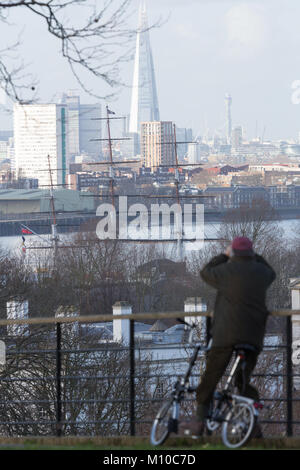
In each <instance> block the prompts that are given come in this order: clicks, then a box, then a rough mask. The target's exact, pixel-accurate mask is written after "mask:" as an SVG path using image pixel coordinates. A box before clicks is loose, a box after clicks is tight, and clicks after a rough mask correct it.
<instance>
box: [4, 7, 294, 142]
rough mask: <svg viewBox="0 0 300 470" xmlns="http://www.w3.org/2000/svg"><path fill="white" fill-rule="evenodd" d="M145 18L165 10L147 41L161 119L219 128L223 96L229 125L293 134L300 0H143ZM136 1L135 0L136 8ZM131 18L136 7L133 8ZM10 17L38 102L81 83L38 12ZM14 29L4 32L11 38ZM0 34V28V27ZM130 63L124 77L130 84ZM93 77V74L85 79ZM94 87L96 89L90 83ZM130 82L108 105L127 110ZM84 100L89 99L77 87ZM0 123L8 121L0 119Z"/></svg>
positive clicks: (277, 135) (252, 133) (153, 17)
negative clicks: (229, 113) (35, 84)
mask: <svg viewBox="0 0 300 470" xmlns="http://www.w3.org/2000/svg"><path fill="white" fill-rule="evenodd" d="M147 3H148V13H149V20H150V22H151V21H156V20H157V19H158V18H159V17H160V16H162V17H163V18H168V16H169V14H170V17H169V19H168V21H167V22H166V24H164V25H163V26H162V27H161V28H158V29H154V30H152V31H151V44H152V52H153V57H154V64H155V70H156V81H157V88H158V97H159V104H160V112H161V119H163V120H173V121H174V122H176V124H177V125H178V126H180V127H192V128H193V129H194V132H195V133H200V134H203V132H204V130H205V129H207V128H208V129H210V130H211V131H212V132H213V131H214V130H215V129H217V130H219V132H221V133H222V132H224V121H225V107H224V96H225V94H226V93H227V92H229V93H231V95H232V99H233V106H232V114H233V125H242V126H243V127H244V128H245V131H246V136H247V137H249V138H252V137H254V136H255V132H256V122H257V126H258V131H259V133H261V132H262V129H263V128H264V126H265V127H266V131H265V138H266V139H268V138H275V139H279V138H296V137H297V134H298V132H299V131H300V104H299V105H296V104H293V103H292V93H293V90H292V83H293V82H295V81H296V80H300V28H299V18H300V2H299V0H148V2H147ZM138 4H139V0H132V6H133V7H135V8H137V7H138ZM131 21H133V24H136V22H137V11H136V12H133V17H132V20H131ZM14 24H16V25H19V26H20V27H22V28H24V30H23V39H22V42H23V44H22V57H23V60H24V62H26V63H29V64H30V67H31V69H32V70H33V71H34V72H35V74H36V75H37V76H38V78H39V97H40V100H41V101H48V100H51V99H52V98H53V97H54V96H55V94H56V93H59V92H62V91H64V90H67V89H72V88H78V85H77V84H76V82H75V80H74V78H73V77H72V74H71V72H70V71H69V69H68V66H67V64H66V63H65V62H64V61H63V60H62V59H61V58H60V56H59V44H58V43H57V41H56V40H55V39H53V38H49V36H48V35H47V32H46V29H45V27H44V26H42V25H41V24H40V22H39V21H37V19H34V18H31V15H30V14H28V13H27V14H25V15H24V12H22V13H18V14H15V17H14ZM16 30H17V28H16V26H14V25H12V26H11V27H10V28H9V30H8V31H6V32H4V31H3V29H2V35H4V34H5V41H4V38H3V37H2V40H1V42H2V44H3V42H5V43H8V41H9V39H11V41H12V40H13V34H15V32H16ZM0 35H1V33H0ZM132 74H133V63H130V64H126V65H124V67H123V69H122V78H123V79H124V80H125V81H126V82H127V83H128V85H130V84H131V80H132ZM85 80H87V81H86V83H87V84H88V85H89V86H94V87H95V88H97V89H98V90H99V91H100V94H101V92H103V91H104V87H103V84H102V83H101V82H99V83H98V82H97V83H95V80H90V79H88V78H86V77H85ZM89 80H90V81H89ZM95 91H96V90H95ZM130 97H131V90H130V88H125V89H123V91H122V92H121V94H120V95H119V97H118V98H117V99H116V100H115V101H114V103H111V106H112V107H113V108H114V109H115V110H116V111H117V112H120V113H122V114H128V113H129V110H130ZM82 101H87V102H92V101H94V100H93V99H92V98H91V97H87V96H86V95H85V94H84V93H82ZM0 125H1V126H2V127H4V126H5V124H4V123H3V114H2V119H1V120H0Z"/></svg>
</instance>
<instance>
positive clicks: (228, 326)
mask: <svg viewBox="0 0 300 470" xmlns="http://www.w3.org/2000/svg"><path fill="white" fill-rule="evenodd" d="M200 274H201V277H202V279H203V280H204V281H205V282H206V283H207V284H209V285H211V286H212V287H214V288H215V289H216V290H217V298H216V303H215V308H214V315H213V322H212V329H211V335H212V347H211V349H210V351H209V352H208V355H207V363H206V370H205V373H204V375H203V377H202V380H201V383H200V385H199V387H198V388H197V392H196V396H197V417H196V418H197V419H196V421H195V423H194V430H195V434H198V435H201V434H202V432H203V430H204V421H205V418H206V417H207V413H208V408H209V404H210V402H211V400H212V397H213V393H214V390H215V388H216V386H217V384H218V382H219V380H220V379H221V377H222V376H223V375H224V372H225V370H226V367H227V365H228V363H229V361H230V359H231V356H232V352H233V348H234V346H235V345H237V344H249V345H252V346H254V347H255V348H256V351H249V352H248V353H247V365H246V370H245V371H244V372H243V374H242V371H241V370H240V371H239V372H238V374H237V377H236V385H237V387H238V389H239V391H240V393H243V395H244V396H247V397H249V398H252V399H254V400H255V401H259V394H258V391H257V390H256V388H255V387H253V386H252V385H250V383H249V382H250V377H251V373H252V371H253V369H254V368H255V366H256V362H257V358H258V355H259V353H260V351H261V350H262V347H263V339H264V335H265V328H266V321H267V317H268V310H267V308H266V303H265V300H266V292H267V289H268V287H269V286H270V285H271V283H272V282H273V281H274V279H275V277H276V274H275V272H274V270H273V269H272V267H271V266H270V265H269V264H268V263H267V262H266V261H265V260H264V258H263V257H262V256H259V255H257V254H255V253H254V251H253V246H252V242H251V241H250V240H249V239H248V238H247V237H238V238H235V239H234V240H233V242H232V244H231V246H230V247H228V248H227V250H226V254H220V255H219V256H216V257H214V258H213V259H212V260H211V261H210V262H209V263H208V264H207V265H206V266H205V267H204V268H203V269H202V271H201V273H200ZM243 377H244V381H245V382H243ZM243 385H244V386H243ZM242 388H243V390H242Z"/></svg>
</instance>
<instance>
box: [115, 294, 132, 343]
mask: <svg viewBox="0 0 300 470" xmlns="http://www.w3.org/2000/svg"><path fill="white" fill-rule="evenodd" d="M131 314H132V306H131V305H130V303H129V302H122V301H121V302H116V303H115V304H114V305H113V315H131ZM113 338H114V341H116V342H117V343H124V344H129V320H127V319H125V320H121V319H120V320H113Z"/></svg>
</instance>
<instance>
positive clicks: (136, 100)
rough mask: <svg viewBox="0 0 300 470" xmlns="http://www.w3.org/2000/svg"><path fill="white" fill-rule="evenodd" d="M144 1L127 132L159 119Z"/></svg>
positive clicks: (143, 3) (135, 130)
mask: <svg viewBox="0 0 300 470" xmlns="http://www.w3.org/2000/svg"><path fill="white" fill-rule="evenodd" d="M159 120H160V118H159V107H158V98H157V89H156V82H155V72H154V64H153V57H152V51H151V45H150V37H149V30H148V18H147V8H146V2H145V1H141V4H140V12H139V25H138V33H137V40H136V53H135V62H134V76H133V88H132V98H131V112H130V124H129V132H135V133H137V132H138V133H140V130H141V122H150V121H159Z"/></svg>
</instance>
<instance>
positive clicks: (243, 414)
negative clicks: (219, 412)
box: [222, 402, 256, 449]
mask: <svg viewBox="0 0 300 470" xmlns="http://www.w3.org/2000/svg"><path fill="white" fill-rule="evenodd" d="M255 422H256V416H255V414H254V411H253V407H252V406H251V405H249V403H242V402H240V403H235V404H234V405H233V406H232V408H231V410H230V411H229V412H228V413H227V415H226V417H225V421H224V423H223V425H222V440H223V442H224V444H225V446H226V447H229V448H230V449H236V448H238V447H241V446H243V445H245V444H246V443H247V442H248V441H249V440H250V438H251V434H252V431H253V428H254V425H255Z"/></svg>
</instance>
